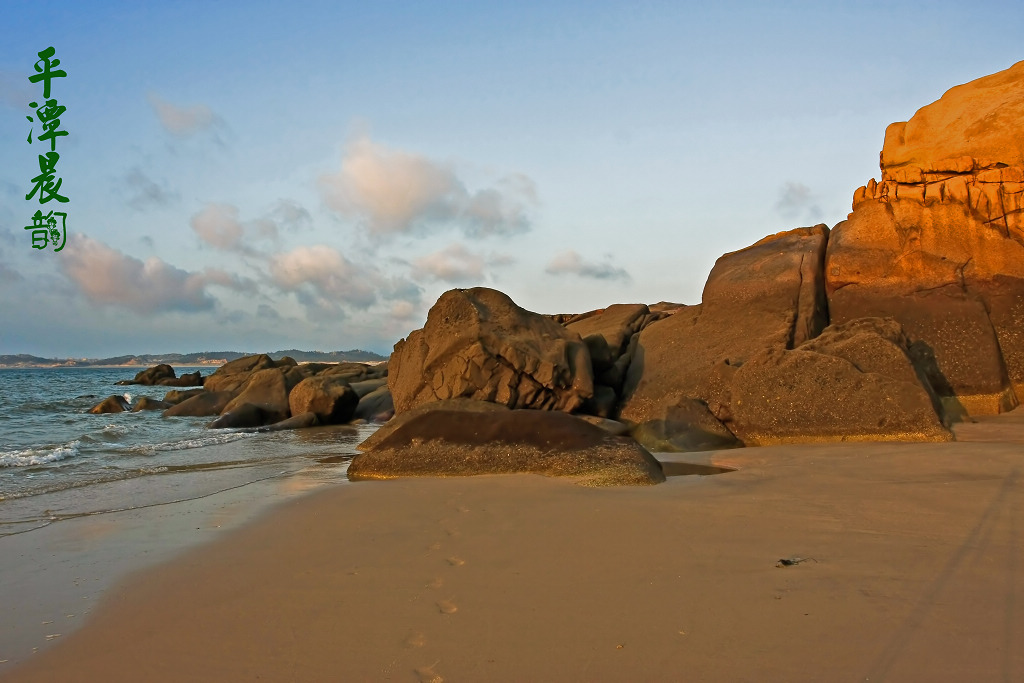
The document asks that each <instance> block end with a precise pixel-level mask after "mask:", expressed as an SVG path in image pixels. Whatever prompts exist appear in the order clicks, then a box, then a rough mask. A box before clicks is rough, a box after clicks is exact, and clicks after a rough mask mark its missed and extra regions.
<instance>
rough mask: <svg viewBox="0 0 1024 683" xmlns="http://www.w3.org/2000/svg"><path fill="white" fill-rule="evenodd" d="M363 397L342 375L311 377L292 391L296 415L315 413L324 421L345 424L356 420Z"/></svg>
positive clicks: (292, 404)
mask: <svg viewBox="0 0 1024 683" xmlns="http://www.w3.org/2000/svg"><path fill="white" fill-rule="evenodd" d="M358 404H359V396H358V395H357V394H356V392H355V391H354V390H353V389H352V387H350V386H349V385H348V382H346V381H345V380H344V379H342V378H341V377H339V376H337V375H335V376H330V375H319V376H316V377H308V378H306V379H304V380H302V381H301V382H299V383H298V384H296V385H295V387H294V388H293V389H292V390H291V392H290V393H289V394H288V405H289V408H290V410H291V413H292V415H301V414H303V413H307V412H312V413H314V414H315V415H316V417H317V419H318V420H319V422H320V424H341V423H344V422H348V421H349V420H351V419H352V416H353V414H354V413H355V410H356V405H358Z"/></svg>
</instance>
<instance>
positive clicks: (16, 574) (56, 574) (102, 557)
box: [0, 464, 348, 676]
mask: <svg viewBox="0 0 1024 683" xmlns="http://www.w3.org/2000/svg"><path fill="white" fill-rule="evenodd" d="M341 476H342V479H344V475H343V474H342V475H341ZM128 483H129V484H130V483H131V482H128ZM331 485H335V486H347V485H348V483H347V481H343V480H338V479H337V477H336V476H333V475H332V471H331V470H329V469H325V468H324V465H322V464H319V465H317V466H310V467H307V468H305V469H304V470H300V471H285V472H281V473H280V474H276V475H270V476H264V477H261V478H259V479H256V480H252V481H243V482H240V483H238V484H234V485H230V486H228V487H227V488H223V489H216V490H212V491H204V492H202V493H200V494H198V495H196V496H195V497H192V498H185V499H176V500H169V501H160V502H154V503H150V504H143V505H140V506H137V507H136V506H132V507H127V508H124V509H116V510H109V511H102V510H101V511H98V512H95V513H91V512H89V513H82V514H80V515H76V516H72V517H69V518H65V519H60V520H58V521H55V522H52V523H48V524H45V525H43V526H40V527H36V528H31V529H27V530H25V531H22V532H16V533H14V534H10V535H7V536H4V537H0V551H2V552H0V574H2V575H3V576H4V581H3V582H2V583H0V676H2V675H4V674H5V673H6V671H8V670H10V669H12V668H14V667H15V666H17V665H19V664H20V663H22V662H24V661H26V660H27V659H29V658H31V657H32V656H34V655H35V654H37V653H41V652H45V651H46V650H47V649H49V648H51V647H53V646H54V645H56V644H57V643H58V642H59V641H60V640H61V639H62V638H66V637H67V636H69V635H70V634H71V633H73V632H74V631H76V630H78V629H79V628H81V627H82V626H83V625H84V624H85V622H86V621H87V617H88V616H89V615H90V614H91V613H92V611H93V610H94V609H95V608H96V606H97V604H100V603H102V601H103V600H104V598H105V596H106V595H107V594H108V592H109V591H110V590H111V588H112V587H115V586H117V585H118V584H119V583H120V582H122V581H123V580H124V579H125V577H127V576H131V575H134V574H136V573H138V572H140V571H145V570H146V569H148V568H153V567H156V566H159V565H160V564H163V563H166V562H169V561H172V560H173V559H174V558H176V557H178V556H179V555H181V554H183V553H187V552H189V551H190V550H191V549H194V548H196V547H201V546H204V545H208V544H211V543H215V542H217V541H219V540H220V539H222V538H223V537H224V536H225V535H226V534H229V533H230V532H231V531H233V530H236V529H238V528H241V527H244V526H245V525H246V524H249V523H251V522H253V521H254V520H256V519H259V518H260V517H262V516H263V515H266V514H269V513H270V512H271V511H272V510H273V509H274V508H276V507H277V506H279V505H281V504H282V503H285V502H287V501H288V500H290V499H292V498H295V497H301V496H303V495H309V494H310V493H311V492H313V491H315V490H316V489H319V488H322V487H324V486H331Z"/></svg>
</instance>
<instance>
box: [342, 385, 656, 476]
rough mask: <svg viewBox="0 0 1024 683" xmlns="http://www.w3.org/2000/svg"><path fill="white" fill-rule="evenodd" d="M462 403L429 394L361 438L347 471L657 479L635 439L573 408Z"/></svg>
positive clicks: (356, 473) (650, 460) (651, 462)
mask: <svg viewBox="0 0 1024 683" xmlns="http://www.w3.org/2000/svg"><path fill="white" fill-rule="evenodd" d="M466 403H467V402H466V401H465V400H463V401H442V402H434V403H428V404H424V405H422V406H420V407H419V408H416V409H413V410H410V411H407V412H405V413H402V414H401V415H399V416H398V417H396V418H395V420H394V421H393V423H389V424H388V425H385V426H384V427H381V430H384V431H383V433H382V434H380V432H378V433H379V434H380V435H379V436H378V435H376V434H375V435H374V437H371V438H372V442H371V441H369V440H368V442H366V443H364V444H361V446H360V447H361V448H362V449H363V452H362V453H360V454H359V455H357V456H356V457H355V458H353V459H352V463H351V464H350V465H349V469H348V476H349V478H350V479H355V480H358V479H391V478H394V477H403V476H469V475H475V474H513V473H528V472H529V473H535V474H543V475H546V476H559V477H571V478H573V479H575V480H576V481H577V483H579V484H581V485H584V486H615V485H649V484H656V483H658V482H662V481H664V480H665V475H664V474H663V473H662V470H661V465H659V464H658V461H657V460H655V459H654V457H653V456H651V454H650V453H648V452H647V451H646V450H644V448H642V447H641V446H640V445H639V444H637V443H636V441H634V440H633V439H631V438H629V437H624V436H612V435H611V434H609V433H608V432H607V431H605V430H603V429H601V428H600V427H596V426H594V425H593V424H590V423H588V422H586V421H584V420H582V419H580V418H577V417H575V416H572V415H567V414H565V413H562V412H557V411H541V410H508V409H507V408H504V407H502V406H498V405H494V404H491V405H489V406H488V407H483V408H480V407H475V406H470V407H467V405H466ZM468 403H474V402H472V401H470V402H468ZM475 403H483V402H475ZM485 405H486V404H485Z"/></svg>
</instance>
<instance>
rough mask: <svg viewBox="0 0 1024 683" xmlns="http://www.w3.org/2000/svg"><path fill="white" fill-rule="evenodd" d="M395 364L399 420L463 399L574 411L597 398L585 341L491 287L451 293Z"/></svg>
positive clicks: (392, 382) (392, 378)
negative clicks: (411, 412) (406, 414)
mask: <svg viewBox="0 0 1024 683" xmlns="http://www.w3.org/2000/svg"><path fill="white" fill-rule="evenodd" d="M388 365H389V375H388V386H389V387H390V389H391V396H392V399H393V400H394V405H395V411H396V413H399V414H400V413H402V412H403V411H406V410H409V409H411V408H414V407H416V406H418V405H422V404H424V403H430V402H433V401H440V400H444V399H450V398H459V397H465V398H472V399H477V400H483V401H492V402H494V403H500V404H502V405H505V406H508V407H510V408H536V409H542V410H561V411H566V412H571V411H573V410H576V409H577V408H579V407H580V406H582V405H583V403H584V402H585V401H586V400H587V399H589V398H591V397H592V396H593V395H594V381H593V372H592V369H591V366H590V355H589V353H588V351H587V347H586V346H585V345H584V344H583V340H582V339H580V337H579V335H578V334H576V333H575V332H572V331H570V330H567V329H566V328H564V327H562V326H561V325H559V324H558V323H556V322H554V321H553V320H551V319H550V318H547V317H545V316H542V315H538V314H536V313H531V312H529V311H526V310H524V309H522V308H520V307H519V306H517V305H516V304H515V303H513V302H512V300H511V299H510V298H509V297H508V296H506V295H505V294H502V293H501V292H498V291H495V290H493V289H486V288H483V287H477V288H474V289H455V290H451V291H449V292H445V293H444V294H443V295H442V296H441V298H440V299H438V301H437V303H436V304H434V306H433V307H432V308H431V309H430V312H429V313H428V315H427V322H426V324H425V325H424V326H423V328H422V329H419V330H416V331H414V332H412V333H411V334H410V335H409V337H408V338H407V339H403V340H402V341H400V342H398V343H397V344H395V351H394V353H392V355H391V360H390V362H389V364H388Z"/></svg>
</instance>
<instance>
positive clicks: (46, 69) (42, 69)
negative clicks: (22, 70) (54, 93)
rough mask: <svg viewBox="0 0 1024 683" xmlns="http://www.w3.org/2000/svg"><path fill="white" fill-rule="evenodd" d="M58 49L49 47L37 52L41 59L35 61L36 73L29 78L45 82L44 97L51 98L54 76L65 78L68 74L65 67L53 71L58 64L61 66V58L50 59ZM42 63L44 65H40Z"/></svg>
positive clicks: (33, 81)
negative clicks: (51, 81) (51, 85)
mask: <svg viewBox="0 0 1024 683" xmlns="http://www.w3.org/2000/svg"><path fill="white" fill-rule="evenodd" d="M56 53H57V51H56V50H55V49H53V47H52V46H51V47H48V48H46V49H45V50H43V51H42V52H39V53H37V54H38V55H39V61H38V62H36V63H35V69H36V74H35V75H34V76H29V77H28V80H29V82H31V83H38V82H39V81H42V82H43V99H50V80H51V79H54V78H64V77H66V76H67V75H68V74H67V72H66V71H64V70H63V69H58V70H57V71H51V69H53V68H54V67H56V66H60V60H59V59H54V60H53V61H50V57H52V56H53V55H55V54H56ZM40 64H42V66H40Z"/></svg>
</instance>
